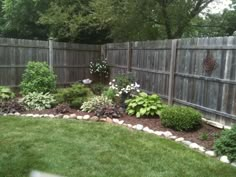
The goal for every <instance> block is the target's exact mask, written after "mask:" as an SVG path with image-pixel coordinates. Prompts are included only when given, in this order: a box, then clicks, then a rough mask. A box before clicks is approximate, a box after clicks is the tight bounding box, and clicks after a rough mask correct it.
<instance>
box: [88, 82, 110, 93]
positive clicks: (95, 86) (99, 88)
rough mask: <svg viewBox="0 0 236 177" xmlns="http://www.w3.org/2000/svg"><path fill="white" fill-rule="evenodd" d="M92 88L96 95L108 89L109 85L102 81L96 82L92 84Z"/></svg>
mask: <svg viewBox="0 0 236 177" xmlns="http://www.w3.org/2000/svg"><path fill="white" fill-rule="evenodd" d="M91 90H92V91H93V93H94V94H95V95H101V94H102V92H103V91H105V90H107V86H106V85H104V84H102V83H96V84H92V85H91Z"/></svg>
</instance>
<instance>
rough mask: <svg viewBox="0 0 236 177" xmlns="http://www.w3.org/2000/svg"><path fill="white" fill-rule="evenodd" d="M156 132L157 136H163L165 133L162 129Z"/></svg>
mask: <svg viewBox="0 0 236 177" xmlns="http://www.w3.org/2000/svg"><path fill="white" fill-rule="evenodd" d="M154 134H155V135H157V136H162V135H163V134H164V132H162V131H155V132H154Z"/></svg>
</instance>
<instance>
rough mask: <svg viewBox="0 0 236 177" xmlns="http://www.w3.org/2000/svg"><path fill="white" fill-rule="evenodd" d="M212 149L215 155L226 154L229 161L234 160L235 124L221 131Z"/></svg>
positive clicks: (235, 152) (235, 156)
mask: <svg viewBox="0 0 236 177" xmlns="http://www.w3.org/2000/svg"><path fill="white" fill-rule="evenodd" d="M214 149H215V152H216V154H217V155H226V156H227V157H228V158H229V160H230V161H231V162H233V161H236V126H234V127H232V129H231V130H225V131H223V132H222V134H221V136H220V138H219V139H217V140H216V142H215V144H214Z"/></svg>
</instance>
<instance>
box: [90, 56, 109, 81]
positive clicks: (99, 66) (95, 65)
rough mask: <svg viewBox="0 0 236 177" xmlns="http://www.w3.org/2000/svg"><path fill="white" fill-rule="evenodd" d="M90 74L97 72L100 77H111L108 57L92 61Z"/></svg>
mask: <svg viewBox="0 0 236 177" xmlns="http://www.w3.org/2000/svg"><path fill="white" fill-rule="evenodd" d="M89 70H90V74H96V75H98V76H100V77H102V76H104V77H105V78H108V77H109V66H108V63H107V59H106V58H105V59H103V60H102V59H99V60H97V61H96V62H90V65H89Z"/></svg>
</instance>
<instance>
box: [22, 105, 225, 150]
mask: <svg viewBox="0 0 236 177" xmlns="http://www.w3.org/2000/svg"><path fill="white" fill-rule="evenodd" d="M23 114H48V115H50V114H54V115H56V114H57V113H56V110H55V109H46V110H42V111H36V110H35V111H27V112H25V113H23ZM70 114H76V116H84V115H90V116H94V114H93V113H86V112H83V111H80V110H76V109H70V112H69V113H67V114H66V115H70ZM120 120H124V123H126V124H131V125H137V124H141V125H143V126H144V127H149V128H150V129H152V130H154V131H170V132H171V133H173V135H175V136H177V137H183V138H184V139H185V140H187V141H191V142H195V143H197V144H199V145H201V146H203V147H205V148H206V149H209V150H212V149H213V144H214V141H215V138H216V137H217V136H219V135H220V133H221V131H222V130H221V129H218V128H216V127H213V126H211V125H208V124H206V123H204V122H203V123H202V127H201V128H200V129H198V130H196V131H191V132H181V131H175V130H172V129H170V128H166V127H164V126H163V125H162V124H161V121H160V118H159V117H157V118H136V117H134V116H128V115H127V114H124V115H123V116H122V117H121V118H120ZM204 134H206V136H207V138H206V139H205V140H202V139H201V137H202V136H204Z"/></svg>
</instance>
